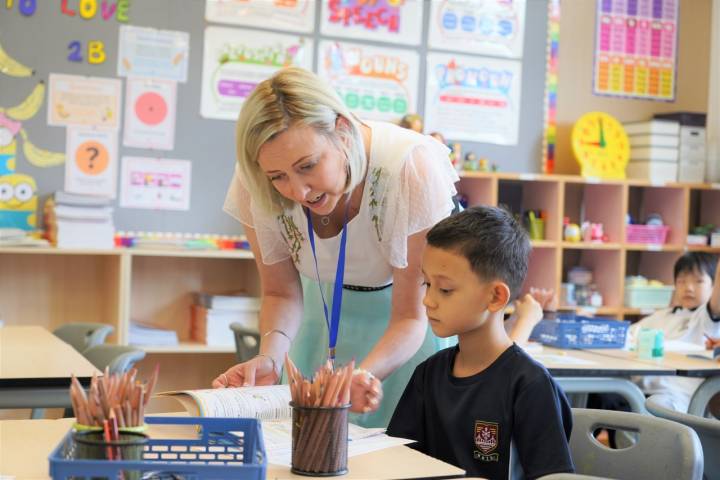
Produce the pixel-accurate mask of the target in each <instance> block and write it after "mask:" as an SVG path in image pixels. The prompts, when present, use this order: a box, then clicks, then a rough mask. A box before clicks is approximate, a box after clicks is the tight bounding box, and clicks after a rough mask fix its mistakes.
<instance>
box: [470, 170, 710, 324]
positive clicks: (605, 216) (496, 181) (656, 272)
mask: <svg viewBox="0 0 720 480" xmlns="http://www.w3.org/2000/svg"><path fill="white" fill-rule="evenodd" d="M458 189H459V191H460V193H461V194H462V195H464V196H465V197H466V198H467V199H468V204H469V205H478V204H483V205H503V206H506V207H509V208H510V210H511V211H512V212H513V213H514V214H518V215H521V214H522V213H523V211H524V210H527V209H533V210H538V209H540V210H544V211H545V214H546V216H547V224H546V226H545V239H544V240H532V242H531V243H532V246H533V254H532V257H531V259H530V268H529V271H528V278H527V281H526V282H525V285H524V286H523V292H522V293H525V292H526V291H527V290H528V289H529V288H530V287H531V286H540V287H546V288H547V287H552V288H555V290H556V291H557V292H560V287H561V284H562V283H563V281H565V280H566V278H567V271H568V270H569V269H570V268H571V267H573V266H575V265H583V266H586V267H590V268H592V269H593V273H594V276H595V280H594V283H595V284H596V285H597V287H598V289H599V290H600V292H601V293H602V295H603V303H604V304H603V306H602V307H599V308H592V307H575V306H564V307H563V309H565V310H586V311H590V312H594V313H596V314H597V315H603V316H609V317H614V318H617V319H625V318H627V319H633V320H634V319H637V318H640V317H642V316H644V315H648V314H650V313H652V312H653V309H637V308H630V307H626V306H625V305H623V302H624V291H625V277H626V276H628V275H644V276H646V277H648V278H652V279H657V280H661V281H662V282H663V283H666V284H672V281H673V279H672V270H673V268H672V267H673V264H674V262H675V260H676V259H677V258H678V257H679V256H680V255H682V253H683V252H685V251H703V252H711V253H720V247H710V246H696V245H687V244H686V243H685V242H686V238H687V234H688V233H689V231H690V230H691V229H692V228H693V227H694V226H697V225H705V224H708V223H712V224H714V225H720V185H715V184H712V185H710V184H687V183H652V182H644V181H640V180H612V181H601V180H598V179H585V178H582V177H578V176H571V175H541V174H512V173H484V172H463V173H461V181H460V183H459V188H458ZM653 213H656V214H659V215H660V216H661V217H662V219H663V222H664V224H665V225H668V226H669V227H670V231H669V233H668V238H667V239H666V242H665V243H663V244H644V243H629V242H628V241H627V236H626V235H627V234H626V220H627V216H628V215H630V216H631V217H632V218H634V219H636V220H639V221H644V220H646V219H647V217H648V215H650V214H653ZM565 218H567V220H568V221H569V222H571V223H577V224H580V223H581V222H583V221H590V222H594V223H602V224H603V233H604V234H605V235H606V236H607V240H608V241H607V242H598V243H595V242H567V241H565V240H564V238H563V220H564V219H565ZM553 262H555V263H554V264H553Z"/></svg>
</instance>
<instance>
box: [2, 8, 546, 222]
mask: <svg viewBox="0 0 720 480" xmlns="http://www.w3.org/2000/svg"><path fill="white" fill-rule="evenodd" d="M323 1H330V0H323ZM379 1H380V2H387V1H388V0H379ZM411 1H412V0H411ZM322 3H323V2H322V1H320V0H318V1H313V0H310V5H311V8H314V9H315V15H314V24H311V25H308V26H307V27H306V29H307V31H296V32H288V31H287V30H286V29H283V28H282V27H280V28H273V29H268V28H264V27H263V26H261V24H262V25H265V22H258V21H254V22H251V23H250V24H249V25H226V24H225V25H223V24H219V23H214V22H209V21H208V20H206V18H205V1H202V0H132V1H123V0H108V1H106V2H102V1H101V0H97V1H96V2H92V1H90V0H83V1H80V0H63V1H62V2H47V1H44V0H37V1H31V0H14V1H12V2H2V4H1V5H0V45H2V47H3V48H4V50H5V51H6V52H7V54H8V55H9V56H11V57H12V58H15V59H17V60H18V61H19V62H21V63H23V64H24V65H27V66H29V67H31V68H32V69H33V70H34V73H33V74H32V75H31V76H29V77H13V76H8V75H3V74H0V107H5V108H6V107H10V106H13V105H17V104H19V103H21V102H22V101H23V100H24V99H25V98H26V97H27V96H28V95H29V94H30V93H31V91H32V90H33V88H34V86H35V85H36V84H37V83H38V82H40V81H43V82H45V84H46V85H47V84H48V82H49V80H50V75H51V74H59V75H73V76H88V77H102V78H108V79H118V80H119V81H120V82H121V90H122V110H123V112H122V113H123V114H124V104H125V96H126V94H127V85H126V83H127V81H128V80H127V78H126V77H121V76H118V62H117V59H118V48H119V43H118V35H119V31H120V27H121V26H127V25H130V26H135V27H147V28H154V29H161V30H170V31H176V32H186V33H187V34H189V59H188V65H187V78H186V81H184V82H178V83H177V84H176V91H175V95H176V97H177V101H176V106H175V109H176V111H175V114H176V122H175V129H174V139H173V144H172V149H169V150H163V149H156V148H145V147H143V146H142V142H140V143H136V145H139V146H134V147H128V146H125V145H123V142H122V138H123V137H122V136H123V131H122V129H123V128H124V126H123V125H121V126H120V129H121V130H120V134H119V141H118V146H117V148H118V160H119V158H120V157H146V158H148V157H149V158H153V159H156V160H157V161H158V162H160V163H163V161H169V160H188V161H190V164H191V188H190V191H189V198H188V199H189V208H188V209H175V210H172V209H161V210H154V209H144V208H129V207H124V206H121V205H120V203H119V201H118V198H119V197H118V198H116V199H115V201H114V205H113V206H114V213H113V219H114V223H115V227H116V229H118V230H125V231H162V232H183V233H213V234H238V233H240V232H241V226H240V225H239V224H238V223H237V222H236V221H235V220H234V219H232V218H231V217H230V216H228V215H227V214H225V213H224V212H223V211H222V204H223V200H224V196H225V191H226V189H227V186H228V183H229V179H230V178H231V175H232V172H233V168H234V161H235V145H234V122H233V121H232V120H228V119H217V118H208V117H207V115H202V114H201V111H202V110H203V109H204V108H205V107H204V106H203V105H201V103H202V98H201V97H202V95H201V88H202V82H203V78H202V77H203V74H202V70H203V61H204V59H203V51H204V47H205V35H206V29H207V28H209V27H212V28H217V29H233V30H240V31H242V32H243V33H242V34H243V35H246V36H247V38H249V39H250V40H254V39H257V38H262V37H263V36H278V37H282V36H283V35H285V36H287V35H294V36H301V37H303V38H304V39H306V42H307V43H305V45H310V46H311V48H312V53H313V55H312V59H313V60H312V67H313V69H314V70H315V71H316V72H317V71H318V70H319V68H322V67H323V65H321V64H320V61H319V58H320V51H321V49H322V48H330V47H328V46H332V44H333V43H334V42H336V41H342V42H362V44H363V45H364V46H365V47H364V48H366V49H367V50H368V51H372V49H388V48H394V49H404V50H403V51H404V52H405V53H406V54H407V55H408V56H409V57H412V58H413V61H414V62H416V64H417V66H418V69H417V71H416V72H411V73H413V74H416V75H417V98H418V102H417V110H418V113H420V114H421V115H424V114H425V113H426V112H425V93H424V92H425V91H426V87H427V85H428V82H427V80H428V79H427V78H426V77H427V75H426V69H427V62H428V58H433V56H435V57H442V56H443V55H447V54H449V52H447V51H442V50H440V49H435V48H430V47H429V33H430V26H429V19H430V17H431V8H433V4H432V3H431V2H429V1H421V2H418V3H419V4H420V8H419V13H418V16H419V17H418V21H419V22H420V23H419V24H416V27H417V35H418V41H417V42H415V43H413V42H409V43H408V44H401V43H397V44H392V45H389V44H388V43H384V42H383V41H382V40H384V39H383V38H382V37H381V36H377V35H367V34H366V35H358V38H355V39H348V38H340V37H337V36H335V35H334V34H333V31H332V30H331V29H327V28H326V29H325V30H324V33H323V32H322V26H321V20H322V12H323V9H322V7H323V5H322ZM80 4H84V5H85V8H87V5H90V4H95V5H96V7H97V8H96V12H95V14H94V16H93V17H92V18H83V17H82V16H81V15H80V12H79V9H80V7H81V5H80ZM103 4H105V9H104V10H103ZM32 6H34V9H33V11H32V14H31V15H25V14H26V13H29V12H28V8H29V7H32ZM112 6H115V7H116V9H115V10H114V11H113V12H112V14H110V13H111V12H110V11H109V10H108V8H109V7H112ZM118 6H122V8H123V9H124V10H123V12H122V15H123V16H124V17H125V18H122V19H120V18H119V17H118V10H117V7H118ZM23 9H25V11H23ZM63 10H64V11H63ZM70 11H74V12H75V15H74V16H71V15H70V14H69V12H70ZM85 13H86V14H87V13H88V11H85ZM103 17H107V18H103ZM547 19H548V7H547V0H527V2H526V6H525V27H524V36H523V40H522V56H521V58H519V59H518V60H519V62H518V63H519V66H520V68H521V72H522V75H521V79H522V81H521V83H520V84H519V85H518V88H519V95H520V114H519V122H518V126H517V139H518V140H517V143H516V144H514V145H500V144H492V143H479V142H471V141H464V140H460V141H459V143H461V144H462V149H463V155H464V154H465V153H466V152H468V151H472V152H474V153H475V154H476V155H477V156H479V157H484V158H487V159H488V162H489V163H490V164H495V165H497V167H498V168H499V170H500V171H506V172H539V171H540V169H541V161H542V148H543V133H544V131H543V129H544V120H543V113H544V112H543V108H544V96H545V78H546V45H547V23H548V22H547ZM219 32H220V34H222V30H219ZM216 33H217V32H216ZM408 35H409V36H412V35H415V33H414V32H409V33H408ZM93 42H102V49H103V53H104V54H105V56H106V60H105V61H104V62H103V63H99V64H91V63H89V61H88V59H89V56H91V55H92V52H91V51H90V50H89V48H90V45H91V44H92V45H97V44H96V43H93ZM71 54H75V55H80V56H81V57H82V59H83V60H82V61H70V59H69V57H70V55H71ZM469 54H470V55H472V53H469ZM490 54H492V52H490ZM462 55H468V53H467V52H465V53H462ZM47 105H48V98H47V93H46V95H45V99H44V104H43V105H42V107H41V109H40V110H39V111H38V113H37V114H36V115H35V116H33V117H32V118H29V119H27V120H23V121H22V129H23V130H24V132H25V133H26V135H27V139H28V140H29V141H30V142H31V143H32V144H33V145H35V146H36V147H38V148H41V149H46V150H48V151H51V152H61V153H64V152H65V149H66V142H67V141H68V137H67V133H66V128H64V127H60V126H52V125H50V124H49V123H48V112H47ZM440 130H441V131H442V129H440ZM81 140H82V139H80V140H77V141H81ZM447 140H448V141H449V142H457V141H458V140H457V139H454V138H452V136H447ZM17 143H18V146H17V156H16V159H17V171H20V172H23V173H24V174H27V175H29V176H31V177H33V178H34V179H35V181H36V182H37V190H38V194H39V199H40V205H42V202H43V201H44V200H45V198H47V196H48V195H50V194H52V193H53V192H55V191H58V190H62V189H63V188H64V186H65V167H64V166H63V165H55V166H47V167H40V166H37V165H35V164H33V163H31V162H29V161H28V160H27V159H26V158H25V155H24V152H23V147H22V138H18V142H17ZM36 163H37V162H36ZM166 163H167V162H166ZM117 175H118V180H117V181H119V177H120V175H121V171H120V164H119V165H118V173H117ZM118 188H119V187H118Z"/></svg>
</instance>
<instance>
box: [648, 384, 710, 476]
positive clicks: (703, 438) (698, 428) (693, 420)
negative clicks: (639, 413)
mask: <svg viewBox="0 0 720 480" xmlns="http://www.w3.org/2000/svg"><path fill="white" fill-rule="evenodd" d="M671 405H672V401H671V399H670V397H668V396H667V395H662V394H658V395H653V396H652V397H650V398H648V399H647V400H646V401H645V408H647V410H648V412H650V413H651V414H653V415H655V416H656V417H659V418H664V419H666V420H672V421H673V422H677V423H681V424H683V425H687V426H688V427H690V428H692V429H693V430H695V433H697V435H698V438H700V444H701V445H702V449H703V456H704V460H705V467H704V468H705V470H704V472H705V478H720V455H718V453H719V452H720V420H717V419H714V418H703V417H698V416H695V415H690V414H689V413H683V412H678V411H677V410H674V409H673V408H672V406H671Z"/></svg>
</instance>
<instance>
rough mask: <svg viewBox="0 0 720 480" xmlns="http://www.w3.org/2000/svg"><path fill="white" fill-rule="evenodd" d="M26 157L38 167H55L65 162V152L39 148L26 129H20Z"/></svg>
mask: <svg viewBox="0 0 720 480" xmlns="http://www.w3.org/2000/svg"><path fill="white" fill-rule="evenodd" d="M20 136H22V139H23V153H24V154H25V159H26V160H27V161H28V162H30V163H31V164H33V165H35V166H36V167H53V166H55V165H60V164H61V163H64V162H65V154H64V153H60V152H51V151H49V150H45V149H42V148H38V147H36V146H35V145H33V144H32V142H30V140H29V139H28V135H27V133H26V132H25V129H22V130H20Z"/></svg>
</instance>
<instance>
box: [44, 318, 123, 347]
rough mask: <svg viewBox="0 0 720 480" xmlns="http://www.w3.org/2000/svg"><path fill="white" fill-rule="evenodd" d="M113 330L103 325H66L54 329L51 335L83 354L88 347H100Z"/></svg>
mask: <svg viewBox="0 0 720 480" xmlns="http://www.w3.org/2000/svg"><path fill="white" fill-rule="evenodd" d="M114 330H115V329H114V328H113V327H112V326H111V325H107V324H104V323H81V322H76V323H68V324H66V325H63V326H61V327H58V328H56V329H55V330H54V331H53V334H54V335H55V336H56V337H58V338H59V339H60V340H62V341H63V342H65V343H68V344H70V345H71V346H72V347H73V348H74V349H75V350H77V351H78V352H80V353H83V352H84V351H85V350H87V349H88V348H90V347H94V346H95V345H102V344H103V343H105V339H106V338H107V336H108V335H110V334H111V333H112V332H113V331H114Z"/></svg>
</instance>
